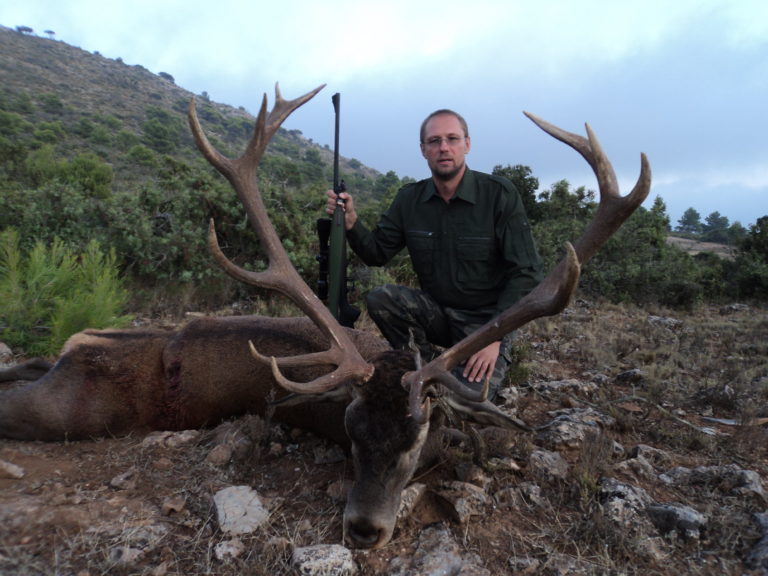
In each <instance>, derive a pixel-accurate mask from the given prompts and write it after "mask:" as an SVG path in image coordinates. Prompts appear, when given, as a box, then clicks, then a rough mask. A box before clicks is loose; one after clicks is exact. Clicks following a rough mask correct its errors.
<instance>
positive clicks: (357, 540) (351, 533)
mask: <svg viewBox="0 0 768 576" xmlns="http://www.w3.org/2000/svg"><path fill="white" fill-rule="evenodd" d="M384 532H385V530H384V529H383V528H381V527H379V526H375V525H374V524H373V523H372V522H371V521H370V520H369V519H367V518H360V519H355V520H349V521H348V522H347V530H346V533H347V538H348V539H349V540H350V543H351V544H353V545H354V546H355V548H375V547H376V546H377V544H378V543H379V542H381V540H382V538H383V537H384Z"/></svg>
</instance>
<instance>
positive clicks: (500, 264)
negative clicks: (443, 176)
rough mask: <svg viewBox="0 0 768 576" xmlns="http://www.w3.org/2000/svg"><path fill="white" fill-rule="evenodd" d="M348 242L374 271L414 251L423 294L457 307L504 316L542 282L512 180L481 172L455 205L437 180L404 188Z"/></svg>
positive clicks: (464, 185) (467, 177)
mask: <svg viewBox="0 0 768 576" xmlns="http://www.w3.org/2000/svg"><path fill="white" fill-rule="evenodd" d="M347 238H348V240H349V245H350V246H351V247H352V249H353V250H354V251H355V253H356V254H357V255H358V256H359V257H360V258H361V259H362V260H363V262H365V263H366V264H368V265H369V266H381V265H384V264H386V263H387V262H389V260H390V259H391V258H392V257H393V256H395V255H396V254H397V253H398V252H399V251H400V250H402V249H403V248H405V247H407V248H408V252H409V254H410V257H411V261H412V263H413V268H414V271H415V272H416V275H417V276H418V278H419V283H420V284H421V289H422V290H424V291H425V292H427V293H428V294H430V295H431V296H432V297H433V298H434V299H435V300H436V301H437V302H438V303H439V304H441V305H443V306H448V307H450V308H458V309H461V310H476V309H478V308H487V307H491V308H493V307H496V311H497V313H500V312H502V311H503V310H505V309H506V308H508V307H509V306H511V305H512V304H514V303H515V302H517V300H519V299H520V298H522V297H523V296H525V294H527V293H528V292H530V291H531V290H532V289H533V288H534V287H535V286H536V285H537V284H538V283H539V282H540V281H541V278H542V262H541V259H540V258H539V255H538V253H537V251H536V247H535V244H534V241H533V237H532V235H531V228H530V225H529V223H528V218H527V216H526V214H525V208H524V207H523V202H522V199H521V198H520V194H519V193H518V192H517V190H516V189H515V187H514V186H513V184H512V183H511V182H510V181H509V180H507V179H505V178H500V177H497V176H492V175H489V174H484V173H482V172H475V171H474V170H469V169H467V171H466V172H465V173H464V178H463V179H462V181H461V183H460V184H459V188H458V190H457V191H456V194H455V195H454V197H453V198H452V199H451V201H450V202H448V203H446V202H445V201H444V200H443V199H442V198H440V196H439V195H438V194H437V191H436V189H435V185H434V183H433V182H432V179H427V180H421V181H420V182H416V183H413V184H408V185H406V186H404V187H403V188H401V189H400V190H399V191H398V193H397V196H396V197H395V199H394V201H393V202H392V204H391V206H390V207H389V208H388V209H387V211H386V212H385V213H384V214H383V215H382V216H381V219H380V220H379V222H378V223H377V225H376V227H375V228H374V229H373V230H368V229H367V228H366V227H365V226H364V225H363V224H361V223H360V221H359V220H358V222H357V223H356V224H355V226H354V227H353V228H352V229H351V230H349V231H348V233H347Z"/></svg>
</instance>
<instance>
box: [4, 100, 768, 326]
mask: <svg viewBox="0 0 768 576" xmlns="http://www.w3.org/2000/svg"><path fill="white" fill-rule="evenodd" d="M184 108H186V106H184V107H183V108H182V106H181V104H180V105H179V106H178V107H176V108H174V109H171V110H168V109H165V108H161V107H156V106H151V107H147V108H146V109H145V110H144V121H143V123H142V124H141V125H140V126H139V127H138V128H136V127H135V126H129V125H127V124H126V122H125V121H124V120H121V119H120V118H119V117H117V116H116V115H109V114H104V113H94V114H90V115H89V114H87V113H79V114H72V113H71V111H69V110H68V108H67V106H65V105H63V104H62V103H61V99H60V98H59V97H58V95H57V94H54V93H42V94H39V93H23V92H22V93H20V92H13V91H9V90H0V233H1V234H2V237H0V240H2V254H0V301H3V302H6V304H5V305H4V307H3V308H2V309H0V327H5V328H7V326H8V322H9V320H8V315H9V314H8V310H9V309H10V308H12V306H11V305H10V304H8V302H11V301H12V300H13V298H17V299H20V298H22V299H23V296H22V294H23V293H24V292H26V293H27V296H29V294H28V293H29V291H30V286H31V285H32V284H33V283H34V280H33V279H32V278H27V279H26V280H24V277H25V275H28V274H31V273H32V272H33V271H34V267H33V266H32V264H30V263H29V262H28V259H29V255H31V254H34V253H35V251H36V250H37V251H38V252H39V251H41V250H43V251H45V250H46V249H47V250H56V251H58V253H68V254H71V255H74V256H73V258H72V260H73V261H74V262H77V261H78V260H82V257H81V255H82V254H85V253H90V252H92V251H93V250H94V249H95V248H94V243H95V246H97V247H98V248H97V249H100V250H101V251H103V253H104V255H105V256H104V257H103V258H101V259H98V258H95V257H93V256H92V257H91V259H92V260H96V261H98V262H100V263H101V264H102V265H104V266H107V267H114V269H116V270H117V271H118V272H119V277H120V278H121V281H122V282H123V284H124V285H125V286H126V287H127V289H128V292H129V294H130V296H129V297H127V298H123V299H121V298H117V297H115V294H116V293H110V294H111V295H110V298H112V299H113V300H114V301H115V302H116V304H115V305H116V306H117V307H120V306H123V307H124V306H126V303H128V302H132V303H133V305H140V304H144V305H146V304H147V303H151V302H156V301H168V300H176V301H183V302H185V303H186V304H187V305H189V306H199V307H217V306H222V305H225V304H226V303H229V302H232V301H234V300H237V299H248V298H259V297H260V296H261V294H260V293H259V291H258V290H254V289H253V288H250V287H246V286H242V285H239V284H237V283H235V282H234V281H232V280H230V279H229V278H228V277H226V276H225V275H224V274H223V273H222V272H220V271H219V270H218V268H216V267H215V266H214V265H213V263H212V260H211V258H210V256H209V254H208V250H207V246H206V230H207V226H208V221H209V220H210V219H211V218H213V219H214V220H215V221H216V223H217V230H218V234H219V238H220V242H221V244H222V246H223V247H224V249H225V251H226V252H227V253H228V254H229V255H230V256H231V257H232V258H233V259H234V260H235V261H236V262H238V263H239V264H241V265H243V266H244V267H246V268H252V269H259V268H260V267H262V266H264V262H263V257H262V256H263V255H262V253H261V247H260V246H259V245H258V241H257V239H256V237H255V235H254V233H253V232H252V231H251V228H250V226H249V225H248V223H247V222H246V219H245V216H244V213H243V210H242V208H241V206H240V205H239V203H238V201H237V199H236V197H235V194H234V193H233V191H232V190H231V189H230V188H229V186H228V184H227V183H226V181H225V180H224V179H223V178H222V177H220V176H219V175H218V174H217V173H215V172H214V171H213V169H212V168H211V167H210V166H209V165H208V164H207V163H206V162H205V161H204V160H203V159H202V157H200V156H199V155H198V154H194V152H196V151H195V150H190V149H189V146H187V145H186V144H185V143H186V142H188V140H187V138H188V135H186V134H184V128H183V126H184V124H183V114H184V112H185V110H184ZM200 112H201V116H202V117H203V119H204V121H205V122H206V123H207V124H208V126H210V127H211V135H212V136H211V138H212V141H213V142H214V144H215V145H218V146H220V147H222V148H224V149H225V151H228V152H230V153H231V152H232V151H231V150H229V147H230V146H232V147H234V145H233V144H231V143H228V142H231V140H230V141H227V139H226V137H227V135H229V136H230V137H232V136H237V137H238V138H240V139H244V138H246V137H247V136H248V134H249V132H250V130H251V126H250V124H249V122H248V119H247V118H244V117H242V116H241V117H225V116H223V115H221V114H220V113H218V112H217V110H216V108H214V107H213V106H209V105H206V103H205V102H202V103H200ZM278 136H279V137H278V138H276V139H275V141H274V142H273V144H272V145H271V146H270V148H269V149H268V152H267V154H266V156H265V158H264V160H263V162H262V165H261V169H260V175H259V178H260V187H261V191H262V194H263V196H264V200H265V203H266V205H267V208H268V210H269V212H270V216H271V219H272V221H273V223H274V225H275V227H276V229H277V231H278V233H279V235H280V237H281V238H282V239H283V242H284V244H285V246H286V249H287V250H288V252H289V254H290V256H291V259H292V261H293V263H294V264H295V266H296V267H297V269H298V270H299V272H300V273H301V274H302V276H303V277H304V278H305V279H306V280H307V282H308V283H309V284H310V285H313V284H314V283H316V282H317V279H318V264H317V261H316V255H317V253H318V242H317V235H316V221H317V219H318V218H319V217H322V216H323V214H322V209H323V206H324V198H325V196H324V191H325V190H326V189H327V188H328V187H329V184H330V181H331V163H330V161H329V154H328V152H329V151H328V150H325V149H323V148H321V147H319V146H317V145H309V144H308V143H307V141H306V140H304V139H303V138H301V135H300V133H297V131H293V132H286V131H281V133H280V134H279V135H278ZM235 153H237V151H236V152H235ZM357 164H359V163H357ZM346 166H347V170H346V171H345V173H344V174H343V176H344V178H345V179H346V180H347V183H348V184H349V186H350V188H351V189H355V190H356V191H360V194H359V196H358V198H359V205H360V208H359V210H360V213H361V216H362V217H363V219H364V220H365V221H367V222H368V223H369V224H373V223H374V222H375V220H376V219H377V218H378V216H379V215H380V214H381V213H382V212H383V211H384V210H385V209H386V207H387V206H388V205H389V202H390V201H391V199H392V197H393V196H394V194H395V193H396V191H397V190H398V189H399V188H400V187H401V186H402V185H404V184H405V183H406V182H407V180H406V179H401V178H399V177H398V176H397V175H396V174H395V173H394V172H389V173H387V174H383V175H382V174H378V173H373V172H372V171H370V170H369V171H368V172H365V171H355V170H353V169H352V168H350V166H352V167H355V162H354V161H353V162H347V164H346ZM357 167H358V168H360V167H359V166H357ZM493 172H494V174H498V175H502V176H505V177H508V178H509V179H510V180H512V182H513V183H514V184H515V186H516V187H517V188H518V190H519V191H520V193H521V195H522V197H523V201H524V203H525V205H526V209H527V212H528V215H529V218H530V220H531V223H532V228H533V231H534V235H535V238H536V240H537V243H538V247H539V250H540V252H541V254H542V257H543V259H544V261H545V264H546V266H547V268H550V267H552V266H554V264H555V263H556V261H557V260H558V259H559V258H560V257H561V255H562V245H563V243H564V242H565V241H567V240H573V239H575V238H577V237H578V235H579V234H580V233H581V230H582V229H583V227H584V226H585V225H586V223H587V222H588V221H589V220H590V218H591V217H592V215H593V213H594V211H595V208H596V205H597V202H596V199H595V194H594V192H592V191H591V190H588V189H587V188H586V187H584V186H581V187H577V188H573V187H572V186H571V184H570V183H569V182H568V181H566V180H561V181H559V182H556V183H555V184H553V185H552V186H551V187H550V188H548V189H546V190H543V191H542V190H539V181H538V179H537V178H536V177H535V176H534V175H533V174H532V172H531V169H530V168H529V167H527V166H521V165H506V166H496V167H495V168H494V170H493ZM696 216H697V213H695V210H693V209H691V210H689V211H687V212H686V214H685V215H684V217H683V218H682V219H681V220H680V223H679V226H678V229H679V230H680V231H681V232H686V233H690V234H694V233H698V234H701V236H702V237H703V238H704V237H706V238H707V239H710V240H712V241H720V240H721V238H725V239H726V240H727V241H728V242H731V243H732V244H733V245H734V248H735V254H736V256H735V258H734V259H732V260H724V259H721V258H718V257H716V256H714V255H710V254H700V255H697V256H695V257H694V256H690V255H688V254H686V253H685V252H683V251H682V250H680V249H678V248H676V247H675V246H671V245H670V244H669V243H668V242H667V236H668V235H669V233H670V230H671V226H670V221H669V217H668V215H667V213H666V206H665V205H664V202H663V200H662V199H660V198H657V199H656V201H655V203H654V205H653V206H652V207H651V208H650V209H646V208H644V207H641V208H640V209H638V211H637V213H636V214H634V215H633V216H632V217H631V218H630V219H629V220H628V221H627V223H626V224H625V225H624V227H623V228H622V229H621V230H620V231H619V232H618V233H617V234H616V235H615V236H614V238H612V239H611V240H610V241H609V242H608V244H607V245H606V246H605V248H604V249H603V250H602V251H601V252H600V253H599V254H598V255H597V256H596V257H595V258H594V260H593V261H592V262H591V263H590V264H589V265H588V266H587V267H586V269H585V270H584V272H583V275H582V279H581V283H580V290H581V291H582V293H583V295H584V296H586V297H595V298H597V297H599V298H606V299H609V300H611V301H615V302H635V303H639V304H648V303H658V304H661V305H665V306H679V307H687V308H691V307H694V306H696V305H697V304H699V303H702V302H705V301H722V300H726V299H756V300H765V299H766V298H768V216H764V217H762V218H759V219H758V220H757V222H756V223H755V224H754V225H752V226H750V227H749V228H748V229H743V228H741V229H740V230H735V231H734V228H735V227H734V226H728V225H727V219H725V221H724V220H723V218H722V217H720V216H719V214H717V213H713V214H712V215H710V216H709V217H707V219H706V222H705V223H703V224H701V223H700V217H698V218H697V217H696ZM697 222H698V223H699V224H700V226H699V225H698V224H697ZM736 232H738V233H736ZM720 233H724V234H726V236H725V237H721V236H718V234H720ZM54 247H55V248H54ZM89 251H90V252H89ZM39 259H40V257H39V255H38V264H37V265H38V267H39V266H40V264H39ZM59 260H61V259H59ZM65 260H66V259H65ZM67 261H69V260H67ZM25 262H26V264H25ZM53 262H55V259H53V260H50V262H49V264H50V265H51V266H54V263H53ZM350 268H351V276H352V277H353V279H355V282H356V288H357V291H358V292H360V293H364V292H365V291H367V290H368V289H369V288H371V287H372V286H374V285H377V284H381V283H384V282H399V283H415V282H416V280H415V277H414V275H413V273H412V271H411V268H410V265H409V262H408V259H407V254H402V255H400V256H399V257H398V258H396V259H395V261H394V262H393V263H392V264H391V265H390V266H388V267H386V268H384V269H367V268H366V267H364V266H363V265H362V264H361V263H360V262H359V261H357V260H356V259H355V258H354V256H351V258H350ZM37 272H38V273H39V270H38V271H37ZM9 276H12V277H11V278H9ZM84 278H85V280H82V281H88V282H93V278H94V276H93V275H91V276H88V275H85V276H84ZM25 282H29V284H25ZM87 292H88V291H87V290H79V291H78V290H75V291H74V292H73V294H77V296H76V297H77V298H81V299H82V298H83V295H84V294H87ZM118 293H119V291H118ZM159 295H164V296H159ZM179 295H182V296H181V297H180V296H179ZM50 297H51V298H55V296H50ZM73 297H74V296H73ZM24 306H25V304H24V303H23V302H20V303H18V302H17V306H16V308H22V309H23V308H24ZM121 314H122V313H121V312H120V311H119V310H118V311H115V312H114V313H113V314H111V316H110V314H107V316H110V317H112V318H121V317H122V316H121ZM43 324H45V322H43Z"/></svg>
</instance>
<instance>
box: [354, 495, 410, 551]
mask: <svg viewBox="0 0 768 576" xmlns="http://www.w3.org/2000/svg"><path fill="white" fill-rule="evenodd" d="M395 492H396V493H395V494H387V493H386V489H385V488H384V487H381V486H379V489H372V487H370V486H369V487H368V488H367V489H366V488H363V485H361V484H360V483H356V484H355V486H354V487H353V488H352V490H350V492H349V495H348V497H347V506H346V508H345V509H344V540H345V542H347V543H348V544H349V545H351V546H352V547H354V548H368V549H376V548H381V547H382V546H385V545H386V544H387V543H388V542H389V541H390V540H391V539H392V533H393V532H394V530H395V522H396V519H397V512H398V509H399V507H400V496H401V494H402V488H400V489H397V490H396V491H395Z"/></svg>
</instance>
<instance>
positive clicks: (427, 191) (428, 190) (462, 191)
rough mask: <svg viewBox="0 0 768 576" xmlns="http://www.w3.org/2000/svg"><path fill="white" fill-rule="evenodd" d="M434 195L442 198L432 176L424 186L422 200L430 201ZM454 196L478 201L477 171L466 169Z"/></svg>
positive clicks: (473, 201) (471, 202) (468, 200)
mask: <svg viewBox="0 0 768 576" xmlns="http://www.w3.org/2000/svg"><path fill="white" fill-rule="evenodd" d="M432 197H436V198H440V196H439V195H438V194H437V190H436V189H435V183H434V181H433V180H432V178H428V179H427V185H426V187H425V188H424V192H423V193H422V196H421V201H422V202H428V201H429V200H430V199H431V198H432ZM454 198H459V199H461V200H464V201H465V202H469V203H470V204H474V203H475V202H476V201H477V186H475V173H474V172H473V171H472V170H470V169H469V166H467V169H466V170H465V171H464V176H463V177H462V179H461V182H459V187H458V188H457V189H456V195H455V196H454Z"/></svg>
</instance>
